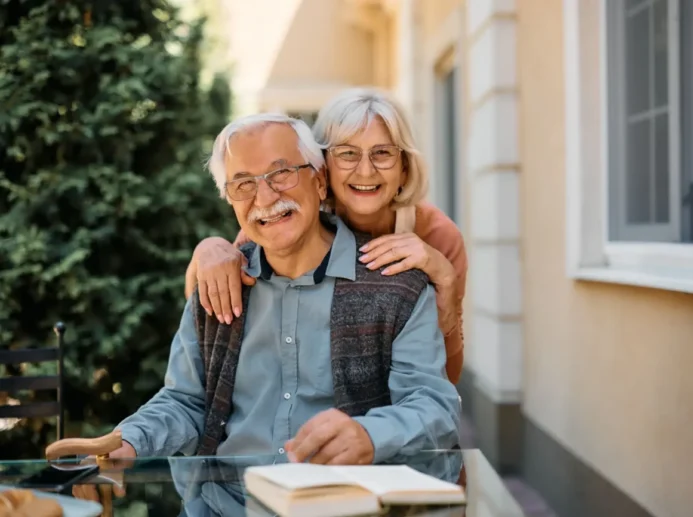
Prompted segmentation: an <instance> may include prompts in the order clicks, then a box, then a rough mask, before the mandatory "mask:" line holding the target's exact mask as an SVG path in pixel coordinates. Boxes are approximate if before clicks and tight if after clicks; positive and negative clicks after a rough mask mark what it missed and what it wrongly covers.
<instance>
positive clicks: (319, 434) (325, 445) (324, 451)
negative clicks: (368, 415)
mask: <svg viewBox="0 0 693 517" xmlns="http://www.w3.org/2000/svg"><path fill="white" fill-rule="evenodd" d="M285 449H286V452H287V456H288V458H289V461H291V462H294V463H301V462H303V461H305V460H306V459H308V458H310V463H318V464H321V465H366V464H369V463H372V462H373V456H374V454H375V451H374V449H373V442H371V438H370V436H368V433H367V432H366V430H365V429H364V428H363V426H361V424H359V423H358V422H357V421H356V420H354V419H353V418H351V417H349V416H348V415H347V414H345V413H342V412H341V411H339V410H338V409H328V410H327V411H323V412H322V413H319V414H317V415H315V416H314V417H313V418H311V419H310V420H308V422H306V423H305V424H304V425H303V426H302V427H301V428H300V429H299V430H298V433H297V434H296V436H295V437H294V438H293V439H291V440H289V441H288V442H286V445H285Z"/></svg>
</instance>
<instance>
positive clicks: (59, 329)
mask: <svg viewBox="0 0 693 517" xmlns="http://www.w3.org/2000/svg"><path fill="white" fill-rule="evenodd" d="M53 330H54V331H55V334H56V336H57V346H55V347H52V348H22V349H12V350H0V365H6V364H21V363H46V362H49V361H56V362H57V363H58V373H57V374H56V375H34V376H16V377H15V376H13V377H10V376H7V377H3V378H0V393H2V392H7V393H9V394H12V393H16V392H18V391H24V390H28V391H41V390H56V400H55V401H50V402H33V403H30V404H21V403H20V404H19V405H3V406H0V418H46V417H54V416H55V417H57V418H58V421H57V435H58V440H60V439H62V438H63V436H64V431H65V418H64V407H63V344H64V339H65V325H64V324H63V323H62V322H58V323H56V324H55V327H53Z"/></svg>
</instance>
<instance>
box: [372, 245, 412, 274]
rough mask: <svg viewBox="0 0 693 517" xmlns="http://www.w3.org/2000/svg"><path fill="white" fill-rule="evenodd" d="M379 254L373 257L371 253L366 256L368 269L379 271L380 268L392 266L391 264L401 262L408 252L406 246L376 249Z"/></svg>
mask: <svg viewBox="0 0 693 517" xmlns="http://www.w3.org/2000/svg"><path fill="white" fill-rule="evenodd" d="M378 250H379V253H378V254H377V255H374V254H373V252H371V253H369V254H368V262H367V264H366V267H367V268H368V269H380V268H381V267H383V266H385V265H387V264H392V263H393V262H396V261H399V260H402V259H404V258H406V257H408V256H409V255H410V250H409V249H408V248H407V247H406V246H395V247H392V248H389V249H383V248H382V247H380V248H378Z"/></svg>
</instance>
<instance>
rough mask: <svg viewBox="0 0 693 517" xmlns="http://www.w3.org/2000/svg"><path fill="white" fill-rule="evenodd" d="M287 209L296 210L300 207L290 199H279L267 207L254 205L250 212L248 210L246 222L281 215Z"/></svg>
mask: <svg viewBox="0 0 693 517" xmlns="http://www.w3.org/2000/svg"><path fill="white" fill-rule="evenodd" d="M289 210H293V211H294V212H298V211H299V210H301V207H300V206H299V205H298V203H296V201H294V200H292V199H280V200H279V201H277V202H276V203H275V204H273V205H272V206H271V207H269V208H260V207H254V208H253V209H252V210H251V211H250V212H248V222H249V223H254V222H256V221H259V220H260V219H272V218H274V217H277V216H278V215H281V214H283V213H285V212H288V211H289Z"/></svg>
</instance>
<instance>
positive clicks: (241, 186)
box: [224, 163, 313, 201]
mask: <svg viewBox="0 0 693 517" xmlns="http://www.w3.org/2000/svg"><path fill="white" fill-rule="evenodd" d="M308 167H310V168H313V166H312V165H311V164H310V163H304V164H303V165H294V166H292V167H282V168H281V169H277V170H276V171H271V172H268V173H267V174H262V175H260V176H246V177H243V178H237V179H235V180H232V181H227V182H226V183H225V184H224V186H225V188H226V195H227V196H229V197H230V198H231V199H232V200H234V201H245V200H246V199H250V198H253V197H255V195H256V194H257V186H258V182H259V181H260V180H265V182H266V183H267V186H268V187H269V188H271V189H272V190H274V191H275V192H284V191H285V190H289V189H292V188H294V187H295V186H296V185H298V171H300V170H301V169H306V168H308Z"/></svg>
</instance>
